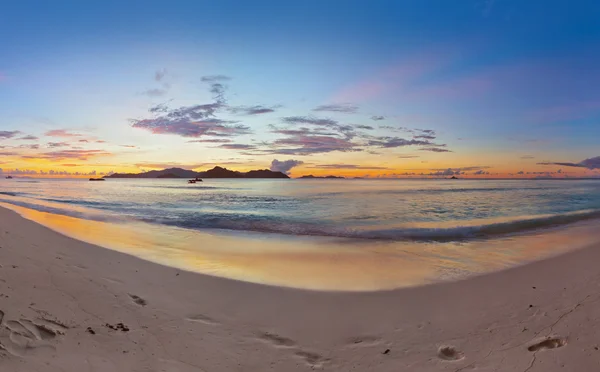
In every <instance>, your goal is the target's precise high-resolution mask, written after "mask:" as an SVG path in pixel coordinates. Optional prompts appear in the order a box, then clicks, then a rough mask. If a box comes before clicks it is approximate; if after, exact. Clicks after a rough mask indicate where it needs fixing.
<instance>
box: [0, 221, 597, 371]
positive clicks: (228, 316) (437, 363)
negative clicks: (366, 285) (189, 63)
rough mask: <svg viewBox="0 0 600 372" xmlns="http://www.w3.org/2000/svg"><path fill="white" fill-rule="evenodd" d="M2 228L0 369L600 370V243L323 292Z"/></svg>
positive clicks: (27, 224) (33, 230)
mask: <svg viewBox="0 0 600 372" xmlns="http://www.w3.org/2000/svg"><path fill="white" fill-rule="evenodd" d="M0 221H1V223H0V263H1V265H2V267H1V268H0V283H1V285H2V287H1V288H2V290H1V291H0V310H1V311H2V312H3V315H4V316H3V320H2V326H1V327H0V328H1V330H0V344H1V345H2V346H1V347H2V349H4V350H1V351H0V371H10V372H12V371H28V372H30V371H40V372H42V371H43V372H53V371H77V372H80V371H81V372H84V371H90V372H92V371H93V372H99V371H169V372H175V371H208V372H213V371H308V370H313V369H322V370H331V371H394V372H397V371H472V370H473V371H554V370H556V371H578V372H579V371H595V370H600V351H599V350H598V347H599V346H600V336H598V335H599V334H600V325H599V323H598V318H599V317H600V302H598V301H597V300H598V299H600V249H599V248H600V247H589V248H586V249H581V250H577V251H575V252H570V253H567V254H565V255H562V256H559V257H555V258H551V259H547V260H544V261H540V262H536V263H533V264H529V265H527V266H522V267H518V268H514V269H510V270H506V271H503V272H499V273H495V274H490V275H485V276H481V277H477V278H473V279H469V280H465V281H461V282H455V283H443V284H436V285H430V286H425V287H419V288H409V289H402V290H395V291H386V292H372V293H325V292H310V291H302V290H294V289H289V288H277V287H269V286H262V285H258V284H250V283H245V282H239V281H234V280H229V279H222V278H216V277H210V276H205V275H200V274H195V273H188V272H183V271H180V270H178V269H174V268H169V267H164V266H160V265H157V264H153V263H150V262H146V261H143V260H140V259H138V258H134V257H131V256H128V255H125V254H121V253H118V252H114V251H110V250H108V249H103V248H99V247H95V246H92V245H89V244H86V243H82V242H80V241H77V240H74V239H71V238H68V237H65V236H62V235H60V234H58V233H55V232H53V231H51V230H49V229H47V228H45V227H43V226H41V225H38V224H35V223H33V222H31V221H28V220H25V219H23V218H22V217H20V216H18V215H17V214H16V213H14V212H12V211H9V210H5V209H0ZM118 323H122V326H118ZM106 324H109V325H111V326H113V327H114V328H117V329H111V328H109V327H107V326H106ZM88 327H90V328H89V329H91V330H92V331H93V332H94V334H91V333H90V332H89V331H88ZM123 328H124V329H126V330H127V331H125V330H124V329H123ZM548 339H549V340H548ZM539 343H541V344H540V345H539V346H535V345H536V344H539ZM444 348H446V349H444ZM440 349H442V352H440ZM530 349H531V350H530Z"/></svg>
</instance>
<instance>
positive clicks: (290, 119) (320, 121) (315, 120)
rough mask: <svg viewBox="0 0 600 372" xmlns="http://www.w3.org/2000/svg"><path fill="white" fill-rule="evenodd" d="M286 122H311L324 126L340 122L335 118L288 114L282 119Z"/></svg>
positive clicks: (335, 124) (310, 123)
mask: <svg viewBox="0 0 600 372" xmlns="http://www.w3.org/2000/svg"><path fill="white" fill-rule="evenodd" d="M281 120H282V121H283V122H284V123H286V124H309V125H319V126H324V127H334V126H337V125H338V122H337V121H335V120H333V119H324V118H316V117H312V116H287V117H284V118H282V119H281Z"/></svg>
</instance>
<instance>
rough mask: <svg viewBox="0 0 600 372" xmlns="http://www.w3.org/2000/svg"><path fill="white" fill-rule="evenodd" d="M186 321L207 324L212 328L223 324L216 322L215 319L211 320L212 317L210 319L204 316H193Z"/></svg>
mask: <svg viewBox="0 0 600 372" xmlns="http://www.w3.org/2000/svg"><path fill="white" fill-rule="evenodd" d="M185 319H186V320H187V321H190V322H195V323H202V324H207V325H212V326H214V325H220V324H221V323H219V322H217V321H216V320H214V319H213V318H210V317H208V316H206V315H202V314H196V315H191V316H189V317H187V318H185Z"/></svg>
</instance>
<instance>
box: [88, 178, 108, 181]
mask: <svg viewBox="0 0 600 372" xmlns="http://www.w3.org/2000/svg"><path fill="white" fill-rule="evenodd" d="M90 181H106V180H105V179H104V178H90Z"/></svg>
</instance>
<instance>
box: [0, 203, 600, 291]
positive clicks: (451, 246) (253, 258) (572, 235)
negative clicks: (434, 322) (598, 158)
mask: <svg viewBox="0 0 600 372" xmlns="http://www.w3.org/2000/svg"><path fill="white" fill-rule="evenodd" d="M1 205H2V206H4V207H6V208H10V209H12V210H15V211H16V212H18V213H20V214H21V215H22V216H24V217H25V218H28V219H30V220H33V221H35V222H38V223H40V224H42V225H45V226H47V227H49V228H51V229H53V230H56V231H58V232H60V233H62V234H65V235H68V236H70V237H73V238H75V239H79V240H82V241H85V242H88V243H92V244H96V245H99V246H103V247H106V248H110V249H114V250H117V251H120V252H123V253H127V254H131V255H134V256H138V257H140V258H143V259H146V260H149V261H153V262H157V263H161V264H165V265H169V266H173V267H178V268H181V269H184V270H189V271H196V272H200V273H205V274H210V275H216V276H222V277H228V278H232V279H238V280H245V281H252V282H257V283H264V284H271V285H281V286H289V287H297V288H305V289H318V290H343V291H362V290H382V289H392V288H398V287H405V286H414V285H421V284H425V283H430V282H433V281H436V280H440V279H442V280H446V279H456V278H461V277H465V276H467V275H472V274H480V273H484V272H490V271H495V270H499V269H502V268H506V267H509V266H514V265H518V264H521V263H525V262H529V261H532V260H535V259H539V258H541V257H545V256H549V255H553V254H557V253H560V252H564V251H566V250H569V249H576V248H580V247H583V246H586V245H589V244H591V243H593V242H598V241H600V234H598V233H596V232H595V231H594V228H593V226H592V224H591V223H588V224H585V223H583V224H579V225H576V226H572V227H570V228H566V229H561V230H554V231H546V232H543V233H539V234H535V235H533V234H532V235H527V236H514V237H507V238H503V239H498V240H493V241H473V242H469V243H458V242H450V243H415V242H410V243H407V242H382V241H376V240H348V239H332V238H307V237H303V238H299V237H290V236H279V235H276V234H256V233H252V234H231V233H229V234H225V233H221V232H212V231H207V232H200V231H195V230H187V229H180V228H173V227H165V226H155V225H150V224H145V223H124V224H114V223H107V222H98V221H90V220H84V219H79V218H73V217H67V216H62V215H55V214H50V213H46V212H39V211H34V210H31V209H27V208H22V207H18V206H14V205H8V204H1Z"/></svg>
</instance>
